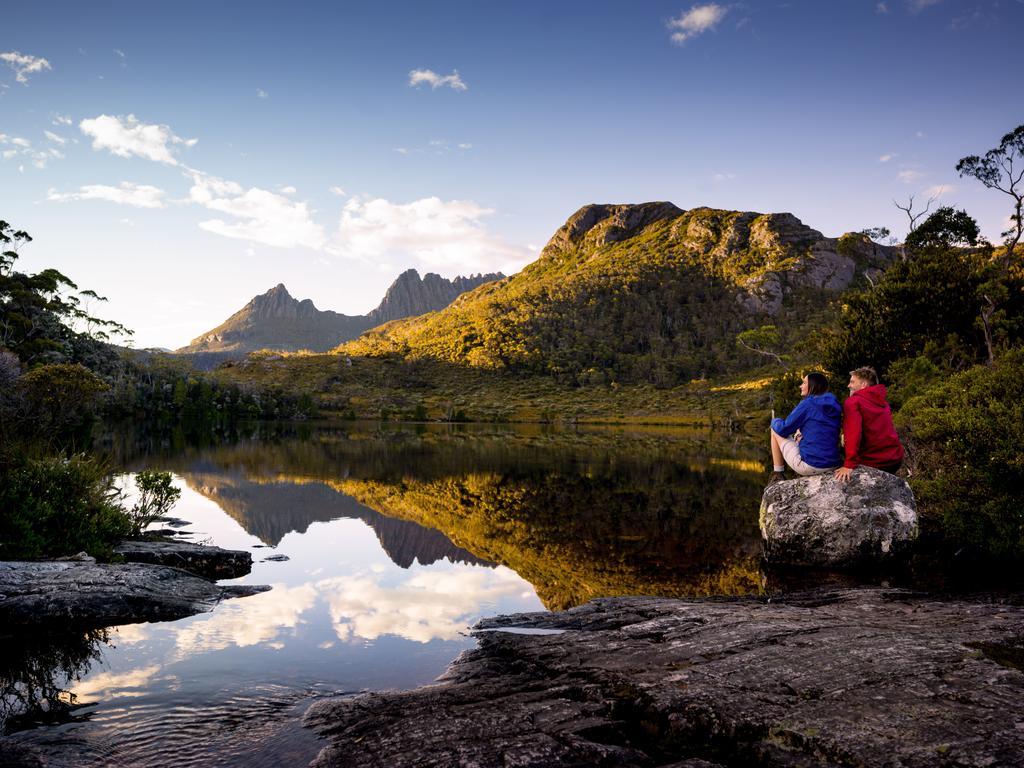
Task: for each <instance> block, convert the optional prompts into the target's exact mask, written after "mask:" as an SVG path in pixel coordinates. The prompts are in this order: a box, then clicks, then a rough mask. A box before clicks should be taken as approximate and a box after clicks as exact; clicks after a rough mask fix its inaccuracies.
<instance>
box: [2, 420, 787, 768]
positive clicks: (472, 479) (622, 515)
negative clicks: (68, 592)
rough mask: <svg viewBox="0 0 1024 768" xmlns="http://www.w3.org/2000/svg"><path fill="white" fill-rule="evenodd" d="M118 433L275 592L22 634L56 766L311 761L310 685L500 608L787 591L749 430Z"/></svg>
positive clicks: (417, 648) (433, 668)
mask: <svg viewBox="0 0 1024 768" xmlns="http://www.w3.org/2000/svg"><path fill="white" fill-rule="evenodd" d="M99 446H100V448H101V449H102V450H103V451H104V452H105V453H106V454H107V455H109V456H110V457H111V462H112V463H113V465H114V466H116V467H118V468H120V469H121V470H122V471H123V472H124V473H125V477H126V478H128V477H130V474H131V473H133V472H137V471H140V470H142V469H157V470H164V471H169V472H171V473H173V475H174V479H175V484H176V485H177V486H178V487H179V488H180V489H181V490H182V496H181V500H180V501H179V503H178V504H177V506H176V507H175V508H174V510H173V512H172V515H173V516H174V517H176V518H180V519H181V520H184V521H187V522H188V525H186V526H182V527H181V528H180V530H182V531H185V532H187V539H188V540H190V541H197V542H205V543H212V544H216V545H217V546H221V547H226V548H232V549H246V550H249V551H251V552H252V554H253V560H254V567H253V570H252V573H251V574H250V575H248V576H246V577H245V578H243V579H239V580H238V582H239V583H252V584H270V585H273V589H272V590H271V591H269V592H266V593H264V594H259V595H255V596H252V597H247V598H242V599H236V600H230V601H225V602H223V603H221V604H220V605H219V606H218V607H217V608H216V609H215V610H214V611H213V612H211V613H207V614H200V615H197V616H193V617H190V618H187V619H183V620H180V621H174V622H164V623H154V624H133V625H128V626H121V627H112V628H109V629H107V630H105V631H101V632H75V631H70V630H69V631H66V632H57V633H53V634H51V635H46V636H40V635H38V634H34V635H32V636H31V637H20V636H10V635H8V636H6V637H4V638H3V639H2V641H0V645H2V647H0V654H2V657H3V662H2V685H3V689H4V692H5V695H4V697H3V702H4V706H3V710H2V713H0V714H2V716H4V718H5V730H6V731H7V732H8V733H10V734H12V735H13V737H14V738H16V739H18V740H23V741H26V742H30V743H31V744H32V745H33V746H35V747H37V748H40V749H43V750H44V751H45V752H47V753H49V754H50V755H52V756H53V758H54V760H55V761H57V762H59V761H61V760H65V761H69V763H70V764H74V765H84V766H92V765H96V766H99V765H113V764H116V765H146V766H148V767H149V768H158V767H159V766H170V765H182V764H185V765H192V764H194V765H223V766H243V765H244V766H271V765H305V764H306V763H308V761H309V760H311V759H312V758H313V757H314V756H315V754H316V752H317V751H318V749H319V745H318V742H317V741H316V740H315V739H314V738H313V736H312V735H311V734H310V733H309V732H307V731H306V730H305V729H303V728H301V727H300V726H299V721H300V719H301V716H302V713H303V712H304V711H305V709H306V708H307V707H308V706H309V704H310V703H311V702H312V701H314V700H315V699H317V698H319V697H323V696H327V695H333V694H337V693H347V692H358V691H362V690H372V689H384V688H391V689H402V688H411V687H415V686H418V685H421V684H424V683H427V682H430V681H432V680H433V679H435V678H436V677H437V676H438V675H439V674H440V673H441V672H443V671H444V669H445V668H446V666H447V665H448V664H449V663H450V662H451V661H452V660H453V659H454V658H455V657H456V656H458V654H459V653H460V652H461V651H463V650H465V649H467V648H471V647H472V646H473V645H474V640H473V639H472V637H470V636H469V635H468V633H467V628H468V627H469V626H470V625H471V624H473V623H474V622H475V621H476V620H477V619H478V618H480V617H482V616H486V615H492V614H496V613H510V612H522V611H538V610H546V609H550V610H556V609H563V608H567V607H571V606H574V605H579V604H581V603H583V602H586V601H587V600H590V599H592V598H594V597H605V596H614V595H635V594H648V595H668V596H703V595H733V596H736V595H758V594H764V592H765V590H766V589H768V588H769V582H768V581H767V577H766V575H765V574H764V573H763V572H762V570H761V567H760V560H759V555H760V538H759V533H758V528H757V509H758V504H759V500H760V494H761V490H762V487H763V482H764V478H765V466H764V464H763V458H764V457H763V456H762V455H761V454H760V453H759V450H758V448H757V446H751V445H749V444H745V443H742V442H739V441H734V440H733V439H732V438H724V439H723V438H715V437H712V436H711V435H709V434H707V433H701V432H693V431H686V430H682V429H668V428H666V429H625V428H597V427H592V428H583V427H580V428H578V429H573V430H553V429H548V428H544V427H539V426H530V427H502V426H479V425H464V426H454V425H378V424H359V423H350V424H343V425H297V426H295V425H293V426H288V425H285V426H266V425H262V426H254V427H251V428H249V429H247V430H243V431H241V432H235V433H232V434H229V435H224V436H221V437H219V438H214V437H212V436H210V435H204V436H202V439H201V440H192V441H190V440H188V439H187V438H186V437H184V436H182V435H181V434H176V435H171V436H163V437H147V436H144V435H140V434H138V433H132V432H127V431H126V432H117V433H112V434H109V435H106V436H105V437H104V438H102V439H101V440H100V443H99ZM58 701H62V702H71V703H73V705H74V706H73V707H71V708H67V707H61V706H53V704H54V702H58Z"/></svg>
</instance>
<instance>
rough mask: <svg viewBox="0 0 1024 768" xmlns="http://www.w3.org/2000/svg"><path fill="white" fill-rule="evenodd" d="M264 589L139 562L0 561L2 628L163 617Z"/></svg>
mask: <svg viewBox="0 0 1024 768" xmlns="http://www.w3.org/2000/svg"><path fill="white" fill-rule="evenodd" d="M268 589H270V587H261V586H248V585H237V586H220V585H217V584H214V583H213V582H210V581H207V580H206V579H203V578H200V577H198V576H193V575H192V574H189V573H186V572H185V571H183V570H180V569H178V568H168V567H165V566H162V565H148V564H143V563H124V564H119V565H99V564H97V563H94V562H88V561H84V562H76V561H59V562H52V561H51V562H0V626H16V625H20V626H26V625H31V624H47V623H55V622H66V623H71V624H76V625H82V626H95V627H101V626H110V625H113V624H130V623H134V622H142V621H166V620H171V619H180V618H183V617H185V616H191V615H192V614H195V613H202V612H204V611H210V610H213V607H214V606H215V605H216V604H217V603H218V602H220V601H221V600H223V599H225V598H229V597H245V596H247V595H252V594H256V593H258V592H264V591H266V590H268Z"/></svg>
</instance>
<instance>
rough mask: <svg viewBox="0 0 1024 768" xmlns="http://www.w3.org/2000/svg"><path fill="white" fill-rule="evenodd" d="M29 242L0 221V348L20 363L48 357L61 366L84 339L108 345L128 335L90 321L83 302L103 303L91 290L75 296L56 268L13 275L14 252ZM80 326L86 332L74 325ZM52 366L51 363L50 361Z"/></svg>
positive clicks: (120, 327)
mask: <svg viewBox="0 0 1024 768" xmlns="http://www.w3.org/2000/svg"><path fill="white" fill-rule="evenodd" d="M31 242H32V238H31V237H30V236H29V234H28V233H27V232H25V231H23V230H16V229H13V228H12V227H11V225H10V224H8V223H7V222H6V221H2V220H0V246H2V247H3V248H4V249H5V250H4V251H3V252H2V253H0V347H7V348H8V349H9V350H11V351H12V352H14V353H15V354H16V355H18V357H19V358H20V359H21V360H22V361H23V362H25V363H28V364H32V363H37V362H40V361H44V360H46V359H47V355H48V353H51V354H50V356H51V357H54V356H55V357H56V358H57V361H59V362H64V361H65V360H66V359H67V358H68V357H73V355H71V354H69V353H70V352H71V350H73V349H74V348H75V347H76V345H80V342H81V341H83V340H86V341H90V342H92V344H93V345H94V346H98V345H96V342H103V341H107V340H108V339H109V338H110V337H111V334H115V335H120V336H130V335H131V333H132V332H131V331H130V330H128V329H127V328H125V327H124V326H123V325H121V324H120V323H117V322H114V321H113V320H101V319H99V318H97V317H93V316H92V315H90V314H89V312H87V311H86V309H84V308H83V306H82V298H81V297H83V296H84V297H85V298H86V299H92V300H99V301H104V300H105V299H103V297H101V296H99V295H97V294H96V293H95V292H93V291H82V292H80V293H78V295H75V292H77V291H78V286H77V285H75V283H73V282H72V281H71V280H70V279H69V278H68V277H67V276H65V275H63V274H61V273H60V272H59V271H57V270H56V269H44V270H43V271H42V272H39V273H37V274H34V275H27V274H24V273H22V272H15V271H14V262H15V261H17V259H18V249H19V248H21V247H22V246H24V245H27V244H28V243H31ZM79 324H81V325H84V326H85V328H86V333H79V332H77V331H76V330H75V328H74V326H76V325H79ZM51 362H53V360H51Z"/></svg>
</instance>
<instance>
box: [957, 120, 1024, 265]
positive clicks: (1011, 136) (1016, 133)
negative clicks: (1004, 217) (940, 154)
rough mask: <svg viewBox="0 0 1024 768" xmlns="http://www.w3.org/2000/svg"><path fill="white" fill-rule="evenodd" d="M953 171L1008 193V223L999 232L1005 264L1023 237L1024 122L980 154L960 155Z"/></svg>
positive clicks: (1011, 257) (1009, 260)
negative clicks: (1009, 203) (1010, 211)
mask: <svg viewBox="0 0 1024 768" xmlns="http://www.w3.org/2000/svg"><path fill="white" fill-rule="evenodd" d="M1015 166H1016V167H1015ZM956 171H957V173H959V174H960V176H961V177H963V176H971V177H972V178H975V179H977V180H978V181H980V182H981V183H982V184H984V185H985V186H986V187H988V188H989V189H995V190H997V191H999V192H1002V193H1003V194H1005V195H1009V197H1010V198H1011V199H1012V200H1013V213H1012V214H1010V222H1011V226H1010V228H1009V229H1008V230H1006V231H1005V232H1003V233H1002V235H1003V237H1004V238H1005V245H1006V251H1005V252H1004V257H1003V263H1004V266H1006V267H1009V265H1010V264H1011V263H1012V260H1013V257H1014V251H1015V249H1016V246H1017V244H1018V243H1020V240H1021V237H1022V236H1024V216H1022V213H1024V211H1022V208H1024V186H1022V185H1021V182H1022V180H1024V125H1018V126H1017V127H1016V128H1014V129H1013V130H1012V131H1010V132H1009V133H1008V134H1006V135H1005V136H1003V138H1002V139H1001V140H1000V142H999V146H997V147H995V148H993V149H990V150H989V151H988V152H986V153H985V154H984V155H981V156H979V155H969V156H968V157H963V158H961V159H960V162H958V163H957V164H956Z"/></svg>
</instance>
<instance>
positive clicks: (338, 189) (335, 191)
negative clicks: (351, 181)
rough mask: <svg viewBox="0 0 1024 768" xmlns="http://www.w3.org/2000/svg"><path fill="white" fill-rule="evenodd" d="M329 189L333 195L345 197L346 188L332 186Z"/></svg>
mask: <svg viewBox="0 0 1024 768" xmlns="http://www.w3.org/2000/svg"><path fill="white" fill-rule="evenodd" d="M327 191H328V192H330V193H331V194H332V195H337V196H338V197H345V190H344V189H342V188H341V187H337V186H335V187H331V188H329V189H328V190H327Z"/></svg>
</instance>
